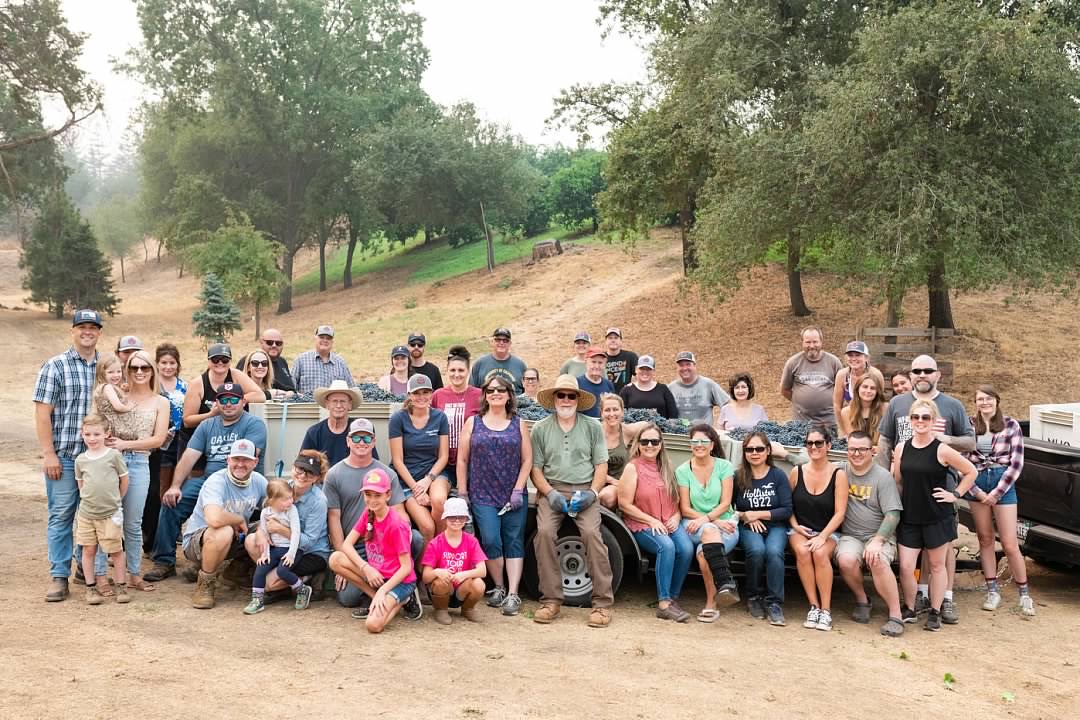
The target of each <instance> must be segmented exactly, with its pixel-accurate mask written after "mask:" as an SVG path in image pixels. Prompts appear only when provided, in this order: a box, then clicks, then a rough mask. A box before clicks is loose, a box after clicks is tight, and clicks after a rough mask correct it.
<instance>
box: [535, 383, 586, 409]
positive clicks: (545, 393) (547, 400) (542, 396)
mask: <svg viewBox="0 0 1080 720" xmlns="http://www.w3.org/2000/svg"><path fill="white" fill-rule="evenodd" d="M560 390H564V391H565V390H573V391H574V392H576V393H577V409H578V412H581V411H583V410H588V409H589V408H591V407H592V406H593V405H595V404H596V396H595V395H593V394H592V393H591V392H589V391H588V390H582V389H581V388H579V387H578V384H577V378H575V377H574V376H573V375H560V376H559V377H557V378H556V379H555V385H553V386H552V387H549V388H544V389H543V390H541V391H540V392H538V393H537V394H536V402H538V403H540V404H541V405H542V406H544V407H545V408H547V409H548V410H552V411H554V410H555V393H556V392H558V391H560Z"/></svg>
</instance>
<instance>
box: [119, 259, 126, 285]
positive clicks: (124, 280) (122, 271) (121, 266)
mask: <svg viewBox="0 0 1080 720" xmlns="http://www.w3.org/2000/svg"><path fill="white" fill-rule="evenodd" d="M120 282H122V283H126V282H127V275H126V274H125V273H124V256H123V255H121V256H120Z"/></svg>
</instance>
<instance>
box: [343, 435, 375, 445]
mask: <svg viewBox="0 0 1080 720" xmlns="http://www.w3.org/2000/svg"><path fill="white" fill-rule="evenodd" d="M349 439H350V440H352V441H353V442H354V443H356V444H357V445H359V444H360V443H364V444H365V445H370V444H371V443H373V442H375V436H374V435H361V434H360V433H355V434H353V435H350V436H349Z"/></svg>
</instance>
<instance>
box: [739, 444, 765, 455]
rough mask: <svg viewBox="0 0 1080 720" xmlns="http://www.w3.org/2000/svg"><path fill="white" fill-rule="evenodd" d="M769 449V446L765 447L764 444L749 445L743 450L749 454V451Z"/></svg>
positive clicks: (755, 451) (758, 451) (760, 451)
mask: <svg viewBox="0 0 1080 720" xmlns="http://www.w3.org/2000/svg"><path fill="white" fill-rule="evenodd" d="M768 449H769V448H767V447H765V446H764V445H749V446H747V447H744V448H743V452H746V453H748V454H749V453H753V454H756V453H763V452H765V451H766V450H768Z"/></svg>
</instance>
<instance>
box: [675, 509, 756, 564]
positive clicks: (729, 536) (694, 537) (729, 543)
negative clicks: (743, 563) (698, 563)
mask: <svg viewBox="0 0 1080 720" xmlns="http://www.w3.org/2000/svg"><path fill="white" fill-rule="evenodd" d="M689 524H690V521H689V520H687V519H686V518H683V521H682V524H681V526H680V527H682V529H683V530H686V526H687V525H689ZM709 525H712V526H713V527H715V528H716V529H717V530H718V531H719V532H720V542H721V543H722V544H723V545H724V552H725V553H727V554H728V555H730V554H731V551H732V550H734V549H735V546H736V545H738V544H739V523H738V522H736V523H735V532H733V533H729V532H725V531H723V530H720V528H719V527H717V526H716V524H715V523H703V524H702V525H701V527H699V528H698V531H697V532H696V533H692V532H690V531H689V530H686V534H687V535H689V536H690V540H691V541H693V543H694V547H695V548H697V551H698V552H699V553H700V552H701V535H702V534H703V533H704V532H705V528H706V527H708V526H709ZM747 532H749V531H747Z"/></svg>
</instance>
